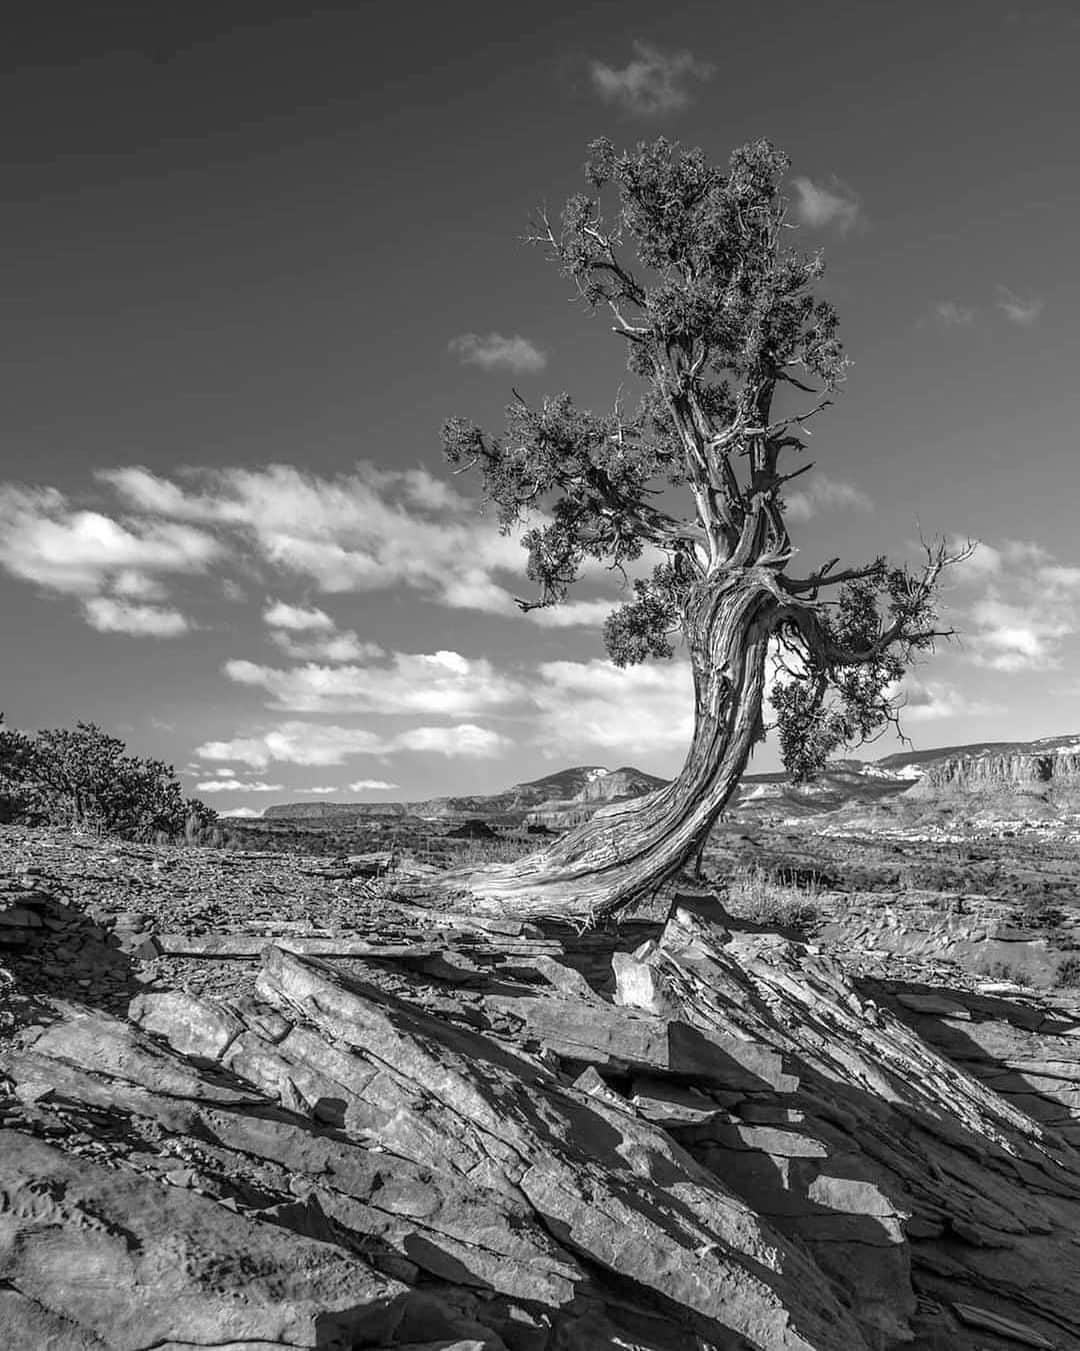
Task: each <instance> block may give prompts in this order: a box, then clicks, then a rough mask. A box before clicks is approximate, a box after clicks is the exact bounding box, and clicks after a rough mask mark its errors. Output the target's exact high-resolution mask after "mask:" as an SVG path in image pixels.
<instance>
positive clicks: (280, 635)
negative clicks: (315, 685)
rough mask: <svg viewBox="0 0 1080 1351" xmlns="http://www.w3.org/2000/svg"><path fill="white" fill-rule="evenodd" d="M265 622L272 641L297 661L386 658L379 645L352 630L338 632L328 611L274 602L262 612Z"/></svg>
mask: <svg viewBox="0 0 1080 1351" xmlns="http://www.w3.org/2000/svg"><path fill="white" fill-rule="evenodd" d="M263 622H264V623H265V624H266V625H267V627H268V628H269V629H270V631H271V632H270V641H271V642H272V643H274V645H275V646H276V647H279V648H280V649H281V650H282V652H284V653H285V655H286V656H289V657H292V658H294V659H295V660H297V661H334V662H339V661H340V662H348V661H367V660H368V659H370V658H374V657H381V656H383V655H384V653H383V649H382V648H381V647H380V646H379V644H378V643H373V642H369V641H367V640H365V639H362V638H360V637H359V635H358V634H356V633H355V632H354V631H353V630H352V629H347V630H345V631H344V632H342V631H341V630H340V629H338V627H337V625H336V624H335V622H334V620H333V619H332V618H331V617H330V616H329V615H328V614H327V613H326V611H325V610H319V609H314V608H310V607H307V606H303V605H288V604H286V603H285V602H284V601H275V602H273V603H272V604H268V605H267V607H266V609H265V610H264V611H263ZM297 634H300V635H302V636H301V637H299V638H298V637H297Z"/></svg>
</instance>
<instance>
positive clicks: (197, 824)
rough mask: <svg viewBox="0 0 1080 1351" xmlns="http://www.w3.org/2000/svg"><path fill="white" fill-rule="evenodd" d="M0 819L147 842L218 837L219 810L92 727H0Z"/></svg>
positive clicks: (168, 770) (158, 765) (159, 765)
mask: <svg viewBox="0 0 1080 1351" xmlns="http://www.w3.org/2000/svg"><path fill="white" fill-rule="evenodd" d="M2 721H3V716H2V715H0V723H2ZM0 822H6V823H11V824H16V825H29V826H37V825H51V826H66V827H69V828H71V829H73V830H78V831H84V832H90V833H94V834H100V835H115V836H117V837H119V838H121V839H128V840H137V841H142V842H145V843H175V842H179V841H186V842H187V843H190V844H220V843H221V840H222V835H221V831H220V828H219V827H218V825H217V813H216V812H215V811H214V810H213V809H212V808H210V807H207V806H206V804H205V803H203V802H200V801H199V800H198V798H185V797H184V794H183V789H182V788H181V785H180V782H179V780H178V779H177V778H176V775H175V773H174V771H173V767H172V766H171V765H167V764H165V763H164V762H163V761H161V760H144V759H142V758H140V757H139V756H134V755H128V754H127V747H126V746H125V744H124V742H123V741H121V740H120V739H119V737H113V736H109V735H108V733H106V732H103V731H102V729H101V728H100V727H98V726H96V725H95V724H94V723H90V722H79V723H77V724H76V725H75V727H74V729H71V728H51V729H46V730H43V731H39V732H37V733H34V734H32V735H31V734H27V733H25V732H17V731H14V730H13V729H11V728H9V727H4V726H2V725H0Z"/></svg>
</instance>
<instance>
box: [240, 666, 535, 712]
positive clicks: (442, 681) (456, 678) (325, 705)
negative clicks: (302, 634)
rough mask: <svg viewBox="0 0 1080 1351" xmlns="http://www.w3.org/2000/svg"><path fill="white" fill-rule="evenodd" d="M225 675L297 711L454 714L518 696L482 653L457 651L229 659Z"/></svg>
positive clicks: (516, 683) (516, 685)
mask: <svg viewBox="0 0 1080 1351" xmlns="http://www.w3.org/2000/svg"><path fill="white" fill-rule="evenodd" d="M225 674H226V675H227V676H228V677H229V679H230V680H232V681H235V682H236V683H237V684H239V685H251V686H255V687H258V688H261V689H265V690H266V691H267V692H268V693H269V694H270V695H271V696H272V702H271V704H270V707H272V708H281V709H291V710H294V711H296V712H300V713H378V714H387V713H390V714H413V713H429V714H430V713H435V714H438V715H440V716H443V717H455V716H460V715H462V714H471V713H478V712H483V711H487V710H490V709H498V708H504V707H505V706H506V705H508V704H511V703H513V702H515V701H517V700H519V699H520V698H521V697H522V696H523V694H524V689H523V687H522V685H521V684H520V682H519V681H517V680H515V679H514V678H512V677H510V676H507V675H505V674H502V673H500V672H498V671H496V670H495V668H494V667H493V666H492V664H491V662H490V661H488V660H487V658H485V657H478V658H468V657H463V656H462V655H461V654H460V653H459V652H433V653H409V652H396V653H394V654H393V657H392V658H391V660H390V662H389V664H387V665H382V666H361V665H356V664H350V665H344V666H336V667H333V666H320V665H317V664H316V663H314V662H309V663H307V664H306V665H304V666H294V667H289V668H286V669H282V668H279V667H273V666H259V665H257V664H256V663H255V662H251V661H228V662H226V663H225Z"/></svg>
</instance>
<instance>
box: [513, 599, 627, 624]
mask: <svg viewBox="0 0 1080 1351" xmlns="http://www.w3.org/2000/svg"><path fill="white" fill-rule="evenodd" d="M629 599H631V596H630V595H627V596H625V597H624V598H623V600H620V599H619V598H617V597H616V598H613V599H611V600H567V601H563V603H562V604H561V605H548V606H545V607H544V608H543V609H540V610H529V611H528V612H527V617H528V618H529V619H530V620H531V621H532V622H533V623H534V624H539V625H540V627H541V628H543V629H566V628H574V627H577V626H578V625H597V624H602V623H603V622H604V620H605V619H606V618H607V617H608V615H609V614H611V612H612V610H614V609H615V607H616V606H617V605H621V604H622V603H623V601H625V600H629Z"/></svg>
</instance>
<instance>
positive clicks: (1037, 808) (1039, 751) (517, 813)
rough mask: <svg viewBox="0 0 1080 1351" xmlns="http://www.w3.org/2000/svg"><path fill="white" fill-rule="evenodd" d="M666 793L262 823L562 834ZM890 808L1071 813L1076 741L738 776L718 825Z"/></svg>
mask: <svg viewBox="0 0 1080 1351" xmlns="http://www.w3.org/2000/svg"><path fill="white" fill-rule="evenodd" d="M667 783H668V780H667V779H662V778H658V777H657V776H656V775H655V774H648V773H646V772H645V771H644V770H640V769H635V768H633V767H632V766H628V765H624V766H622V767H621V768H619V769H607V768H605V767H604V766H603V765H575V766H573V767H572V768H570V769H563V770H559V771H558V772H557V773H555V774H547V775H545V776H544V777H543V778H540V779H531V780H529V781H527V782H525V783H517V784H514V785H513V786H512V787H510V788H507V789H505V790H504V791H503V792H501V793H491V794H470V795H466V796H461V797H449V796H447V797H434V798H428V799H426V800H424V801H420V802H291V803H280V804H278V805H277V806H273V807H269V808H267V810H266V812H265V815H264V817H263V820H264V821H270V820H273V821H307V822H329V821H333V822H334V823H335V824H340V825H346V824H348V823H350V822H354V821H360V820H371V819H379V818H382V819H384V820H386V819H393V818H406V817H412V818H419V819H421V820H427V821H439V822H442V823H444V824H446V825H448V826H450V825H454V824H457V825H459V826H460V825H462V824H464V823H466V822H480V821H485V822H488V823H494V824H500V823H501V824H505V825H514V826H521V825H525V826H528V827H532V828H533V829H537V830H539V829H547V830H567V829H570V828H571V827H573V826H576V825H580V824H581V822H583V821H586V820H588V819H589V817H591V816H592V815H593V814H594V813H595V812H597V811H598V810H600V808H602V807H604V806H606V805H608V804H609V803H612V802H619V801H624V800H627V799H630V798H635V797H640V796H641V795H642V794H645V793H651V792H655V791H656V790H657V789H659V788H663V787H665V786H666V784H667ZM900 798H903V800H904V801H905V802H906V803H910V804H911V806H912V807H913V808H914V807H915V805H916V804H922V805H923V806H924V807H926V806H929V805H931V804H933V803H938V802H941V803H947V802H949V801H955V800H959V799H963V800H964V801H965V802H966V803H968V805H969V806H970V807H972V809H975V808H978V809H979V810H980V811H981V812H982V813H983V814H988V815H989V816H991V817H993V816H1008V815H1009V814H1010V812H1011V813H1012V814H1014V815H1022V816H1035V817H1047V816H1055V815H1058V814H1061V813H1070V812H1080V735H1071V736H1059V737H1043V738H1041V739H1040V740H1037V741H986V742H974V743H972V744H969V745H963V746H939V747H935V748H933V749H930V750H911V751H899V752H896V753H894V754H892V755H886V756H883V757H882V758H881V759H879V760H874V761H863V760H854V759H846V760H834V761H831V762H830V763H829V764H828V765H827V766H826V768H825V771H824V773H823V774H822V775H821V776H820V777H819V778H818V779H817V780H816V781H815V782H814V783H812V784H806V785H802V786H794V785H792V784H791V783H789V782H788V781H787V779H786V776H785V775H784V774H783V773H782V772H775V773H769V774H747V775H745V776H744V778H743V781H742V784H741V785H740V789H739V793H738V797H737V799H736V800H734V801H733V802H732V804H731V806H730V808H729V811H728V815H729V816H733V817H736V818H744V817H750V818H753V817H759V816H765V815H776V814H779V815H782V816H784V817H793V816H794V817H798V816H816V815H820V814H821V813H823V812H830V811H838V810H840V809H841V808H861V807H867V808H872V807H875V806H879V805H885V804H887V803H888V802H889V801H890V800H896V799H900Z"/></svg>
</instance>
